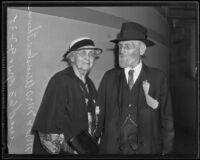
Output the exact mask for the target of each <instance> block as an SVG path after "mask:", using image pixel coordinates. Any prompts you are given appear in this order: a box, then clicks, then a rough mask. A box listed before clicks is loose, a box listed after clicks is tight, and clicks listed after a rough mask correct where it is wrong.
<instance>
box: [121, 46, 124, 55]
mask: <svg viewBox="0 0 200 160" xmlns="http://www.w3.org/2000/svg"><path fill="white" fill-rule="evenodd" d="M124 54H125V49H124V48H123V47H122V48H121V49H120V55H124Z"/></svg>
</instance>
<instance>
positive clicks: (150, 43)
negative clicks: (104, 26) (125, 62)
mask: <svg viewBox="0 0 200 160" xmlns="http://www.w3.org/2000/svg"><path fill="white" fill-rule="evenodd" d="M131 40H133V41H134V40H138V41H142V42H144V43H145V44H146V46H147V47H151V46H154V45H155V43H154V42H153V41H151V40H149V39H114V40H110V42H113V43H118V42H120V41H131Z"/></svg>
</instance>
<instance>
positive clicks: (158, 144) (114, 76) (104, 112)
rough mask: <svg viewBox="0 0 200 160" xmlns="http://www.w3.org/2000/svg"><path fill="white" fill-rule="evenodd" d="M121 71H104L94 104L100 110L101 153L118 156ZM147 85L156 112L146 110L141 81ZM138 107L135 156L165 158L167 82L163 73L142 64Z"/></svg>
mask: <svg viewBox="0 0 200 160" xmlns="http://www.w3.org/2000/svg"><path fill="white" fill-rule="evenodd" d="M122 76H125V74H124V70H123V69H120V68H115V69H111V70H109V71H107V72H106V73H105V75H104V77H103V79H102V81H101V84H100V87H99V90H98V98H97V103H98V105H99V106H100V118H99V131H98V133H97V134H99V135H100V133H102V137H101V143H100V149H101V152H102V153H112V154H118V153H120V152H119V131H120V127H119V121H118V120H119V115H120V114H119V111H120V107H122V106H120V104H121V103H120V102H119V93H120V83H121V80H120V79H122ZM146 80H147V81H148V82H149V83H150V89H149V95H150V96H151V97H152V98H154V99H156V100H158V102H159V106H158V107H157V108H156V109H153V108H151V107H150V106H148V104H147V102H146V99H145V94H144V90H143V86H142V83H143V81H146ZM137 81H140V84H139V85H140V87H141V88H140V93H139V103H138V106H137V107H138V115H137V116H138V118H139V119H138V129H139V137H140V138H139V149H138V152H137V153H139V154H166V153H170V152H171V151H172V146H173V139H174V125H173V114H172V106H171V97H170V93H169V87H168V81H167V78H166V76H165V75H164V73H162V72H161V71H160V70H158V69H155V68H150V67H148V66H146V65H145V64H144V63H143V67H142V70H141V73H140V75H139V77H138V79H137Z"/></svg>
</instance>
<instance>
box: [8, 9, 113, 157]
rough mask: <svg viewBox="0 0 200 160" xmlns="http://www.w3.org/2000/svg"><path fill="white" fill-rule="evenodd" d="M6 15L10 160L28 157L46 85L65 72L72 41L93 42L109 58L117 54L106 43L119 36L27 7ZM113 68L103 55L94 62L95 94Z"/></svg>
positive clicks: (110, 30)
mask: <svg viewBox="0 0 200 160" xmlns="http://www.w3.org/2000/svg"><path fill="white" fill-rule="evenodd" d="M7 13H8V17H7V82H8V83H7V87H8V88H7V91H8V92H7V93H8V94H7V97H8V98H7V104H8V105H7V115H8V116H7V117H8V137H7V138H8V150H9V153H10V154H30V153H32V145H33V140H34V137H33V136H32V135H30V130H31V127H32V124H33V122H34V119H35V116H36V114H37V111H38V108H39V106H40V103H41V100H42V97H43V94H44V91H45V89H46V86H47V83H48V81H49V80H50V78H51V77H52V76H53V75H54V74H55V73H56V72H57V71H60V70H62V69H64V68H65V67H67V64H66V63H65V62H61V59H62V55H63V54H64V53H65V51H66V50H67V49H68V46H69V44H70V43H71V41H72V40H73V39H75V38H78V37H81V36H87V37H91V38H93V39H94V40H95V41H96V44H97V45H98V47H101V48H103V49H104V52H107V53H108V52H112V51H109V50H106V48H113V46H112V44H109V43H107V42H108V41H109V39H108V38H110V34H113V35H114V36H115V34H116V33H117V30H116V29H112V28H106V27H103V26H98V25H95V24H89V23H87V22H82V21H76V20H72V19H66V18H62V17H56V16H50V15H45V14H40V13H34V12H32V11H31V8H29V7H27V10H18V9H16V8H8V12H7ZM94 26H95V27H94ZM108 33H109V34H108ZM114 36H113V37H114ZM105 43H106V44H105ZM102 63H103V65H102ZM113 66H114V58H113V54H104V56H103V58H100V59H99V60H97V61H96V62H95V66H94V68H93V71H92V72H91V74H90V77H91V79H92V80H93V81H94V83H95V85H96V88H97V87H98V85H99V82H100V80H101V78H102V76H103V73H104V72H105V71H106V70H108V69H110V68H112V67H113Z"/></svg>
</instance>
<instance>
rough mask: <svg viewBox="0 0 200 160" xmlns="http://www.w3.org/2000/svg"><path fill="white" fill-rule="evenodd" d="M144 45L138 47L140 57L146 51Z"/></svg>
mask: <svg viewBox="0 0 200 160" xmlns="http://www.w3.org/2000/svg"><path fill="white" fill-rule="evenodd" d="M146 48H147V47H146V45H145V44H144V43H143V42H142V43H141V45H140V55H141V56H143V55H144V53H145V51H146Z"/></svg>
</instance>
